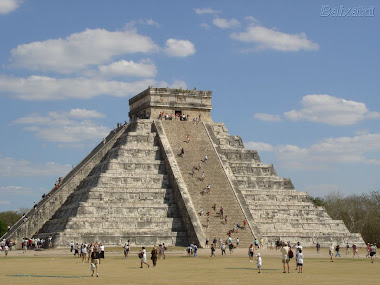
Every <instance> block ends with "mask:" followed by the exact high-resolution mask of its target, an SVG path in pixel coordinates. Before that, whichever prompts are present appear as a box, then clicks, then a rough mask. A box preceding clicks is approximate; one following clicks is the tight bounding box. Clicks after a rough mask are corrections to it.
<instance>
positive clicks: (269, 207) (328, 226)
mask: <svg viewBox="0 0 380 285" xmlns="http://www.w3.org/2000/svg"><path fill="white" fill-rule="evenodd" d="M206 127H207V129H208V130H209V132H210V133H212V135H211V137H212V139H213V142H214V145H215V147H216V149H217V151H218V154H219V156H220V157H221V160H222V161H223V165H224V167H225V169H226V173H227V174H228V176H229V177H230V179H231V180H232V181H233V184H234V185H235V186H236V187H238V188H239V189H240V191H241V193H242V194H243V195H244V198H245V200H246V203H247V204H248V206H249V209H250V211H251V213H252V216H253V218H254V221H255V223H256V225H257V227H258V228H259V230H260V234H261V236H262V237H263V238H264V240H266V241H272V240H275V239H278V238H280V239H281V240H285V241H291V242H297V241H300V242H302V244H303V245H304V246H314V245H315V244H316V243H317V242H319V243H320V244H321V245H322V246H328V245H330V244H331V243H332V242H334V243H337V244H343V243H345V242H349V243H350V244H352V243H356V244H357V245H360V246H364V241H363V239H362V237H361V235H360V234H355V233H350V232H349V231H348V230H347V228H346V226H345V225H344V223H343V221H340V220H339V221H338V220H332V219H331V218H330V217H329V215H328V214H327V213H326V211H325V209H324V208H323V207H316V206H314V205H313V203H312V202H311V200H310V198H309V196H308V195H307V193H305V192H297V191H296V190H295V189H294V186H293V184H292V182H291V181H290V179H285V178H280V177H278V176H277V173H276V171H275V170H274V168H273V165H270V164H264V163H261V161H260V157H259V155H258V154H257V152H256V151H253V150H246V149H245V148H244V145H243V142H242V140H241V138H240V137H239V136H231V135H229V133H228V130H227V128H226V127H225V125H224V124H223V123H211V122H210V123H206Z"/></svg>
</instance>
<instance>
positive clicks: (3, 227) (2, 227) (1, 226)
mask: <svg viewBox="0 0 380 285" xmlns="http://www.w3.org/2000/svg"><path fill="white" fill-rule="evenodd" d="M7 227H8V226H7V224H6V223H4V222H3V221H2V220H1V219H0V237H1V236H2V235H3V234H5V233H6V232H7Z"/></svg>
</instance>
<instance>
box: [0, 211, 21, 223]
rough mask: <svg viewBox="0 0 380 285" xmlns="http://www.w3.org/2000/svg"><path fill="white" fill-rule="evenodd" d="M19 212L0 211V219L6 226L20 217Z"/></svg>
mask: <svg viewBox="0 0 380 285" xmlns="http://www.w3.org/2000/svg"><path fill="white" fill-rule="evenodd" d="M21 216H22V215H21V214H20V213H19V212H16V211H6V212H1V213H0V219H1V220H2V221H3V222H4V223H5V224H6V225H7V226H8V225H9V226H12V225H13V224H15V223H16V222H17V221H18V220H19V219H20V218H21Z"/></svg>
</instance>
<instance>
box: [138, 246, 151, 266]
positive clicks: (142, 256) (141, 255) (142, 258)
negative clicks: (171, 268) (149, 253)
mask: <svg viewBox="0 0 380 285" xmlns="http://www.w3.org/2000/svg"><path fill="white" fill-rule="evenodd" d="M139 258H140V262H141V266H140V268H143V264H145V265H147V266H148V268H149V264H148V263H147V262H146V250H145V247H144V246H143V247H142V248H141V251H140V253H139Z"/></svg>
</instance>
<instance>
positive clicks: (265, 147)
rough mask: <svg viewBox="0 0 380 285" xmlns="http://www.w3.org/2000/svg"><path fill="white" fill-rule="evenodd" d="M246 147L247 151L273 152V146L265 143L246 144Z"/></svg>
mask: <svg viewBox="0 0 380 285" xmlns="http://www.w3.org/2000/svg"><path fill="white" fill-rule="evenodd" d="M244 146H245V147H246V148H247V149H253V150H257V151H273V150H274V148H273V146H272V145H270V144H268V143H263V142H244Z"/></svg>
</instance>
